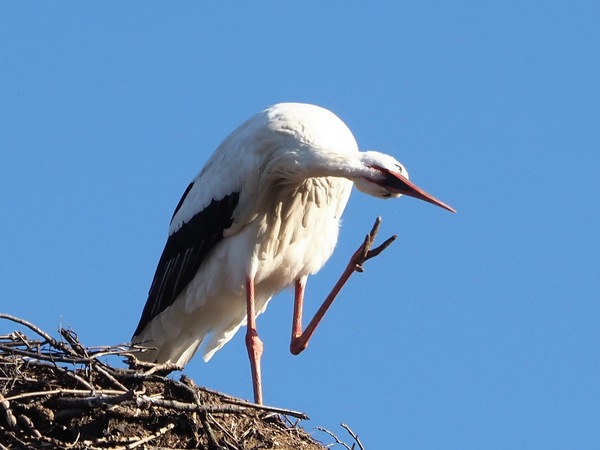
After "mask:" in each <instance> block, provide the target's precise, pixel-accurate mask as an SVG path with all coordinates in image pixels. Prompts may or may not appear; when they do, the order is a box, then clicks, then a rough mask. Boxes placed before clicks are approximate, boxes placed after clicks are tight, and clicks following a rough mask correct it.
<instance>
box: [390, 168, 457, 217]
mask: <svg viewBox="0 0 600 450" xmlns="http://www.w3.org/2000/svg"><path fill="white" fill-rule="evenodd" d="M389 173H390V175H393V180H389V181H391V182H390V184H388V186H387V187H388V189H389V188H391V190H394V191H396V192H397V193H398V194H403V195H408V196H409V197H414V198H418V199H419V200H424V201H426V202H429V203H431V204H433V205H437V206H439V207H440V208H444V209H447V210H448V211H450V212H453V213H455V212H456V210H455V209H454V208H452V207H451V206H448V205H446V204H445V203H444V202H442V201H440V200H438V199H437V198H435V197H434V196H433V195H431V194H428V193H427V192H425V191H424V190H423V189H421V188H420V187H419V186H417V185H416V184H414V183H412V182H411V181H409V180H407V179H406V178H404V177H403V176H402V175H400V174H399V173H394V172H389ZM390 178H392V177H390Z"/></svg>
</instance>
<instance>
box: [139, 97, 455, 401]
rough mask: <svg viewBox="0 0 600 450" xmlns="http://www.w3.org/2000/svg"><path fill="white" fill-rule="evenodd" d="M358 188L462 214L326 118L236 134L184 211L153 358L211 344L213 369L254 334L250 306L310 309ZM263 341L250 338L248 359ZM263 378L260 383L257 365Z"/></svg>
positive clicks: (286, 116) (149, 326)
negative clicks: (220, 353)
mask: <svg viewBox="0 0 600 450" xmlns="http://www.w3.org/2000/svg"><path fill="white" fill-rule="evenodd" d="M353 183H354V185H356V187H357V188H358V189H360V190H362V191H363V192H366V193H368V194H371V195H374V196H377V197H381V198H387V197H398V196H400V195H401V194H408V195H412V196H414V197H417V198H421V199H423V200H426V201H429V202H431V203H434V204H437V205H439V206H442V207H444V208H446V209H449V210H452V209H451V208H450V207H448V206H446V205H444V204H443V203H441V202H439V201H438V200H436V199H434V198H433V197H431V196H429V195H428V194H426V193H424V192H423V191H421V190H420V189H419V188H417V187H416V186H414V185H413V184H412V183H410V182H408V174H407V172H406V170H405V169H404V167H403V166H402V165H401V164H400V163H399V162H397V161H396V160H395V159H394V158H392V157H391V156H388V155H384V154H381V153H377V152H359V150H358V145H357V143H356V141H355V139H354V137H353V135H352V133H351V132H350V130H349V129H348V127H347V126H346V125H345V124H344V123H343V122H342V121H341V120H340V119H339V118H338V117H337V116H335V115H334V114H333V113H331V112H330V111H328V110H326V109H323V108H320V107H317V106H313V105H307V104H296V103H284V104H278V105H275V106H272V107H270V108H268V109H266V110H265V111H263V112H260V113H258V114H256V115H255V116H253V117H252V118H250V119H249V120H248V121H246V122H245V123H243V124H242V125H241V126H240V127H238V128H237V129H236V130H235V131H234V132H233V133H231V135H229V136H228V137H227V138H226V139H225V141H223V143H222V144H221V145H220V146H219V147H218V148H217V150H216V151H215V153H214V154H213V155H212V156H211V158H210V159H209V160H208V162H207V163H206V165H205V166H204V168H203V169H202V171H201V172H200V174H199V175H198V176H197V177H196V178H195V179H194V181H193V182H192V183H191V184H190V186H189V187H188V189H187V190H186V192H185V194H184V196H183V198H182V199H181V201H180V203H179V205H178V206H177V208H176V210H175V213H174V215H173V218H172V220H171V225H170V228H169V238H168V240H167V245H166V247H165V250H164V252H163V255H162V257H161V260H160V262H159V264H158V267H157V271H156V274H155V277H154V281H153V283H152V287H151V289H150V293H149V296H148V301H147V303H146V306H145V308H144V312H143V314H142V318H141V320H140V323H139V325H138V328H137V330H136V331H135V333H134V338H133V341H134V342H137V343H142V345H144V346H147V347H153V348H155V350H149V351H148V352H147V353H145V354H144V355H145V358H147V359H148V360H153V361H156V362H171V363H175V364H177V365H180V366H183V365H185V364H186V363H187V362H188V361H189V360H190V358H191V357H192V356H193V355H194V353H195V352H196V351H197V350H198V348H199V347H200V346H201V345H203V348H202V355H203V357H204V360H205V361H208V360H209V359H210V358H211V357H212V356H213V355H214V353H215V352H216V351H217V350H219V349H220V348H221V347H222V346H223V345H225V344H226V343H227V342H228V341H229V340H230V339H231V338H232V336H233V335H234V334H235V333H236V331H237V330H238V329H239V328H240V327H241V326H242V325H245V324H246V320H247V312H248V311H249V309H248V308H249V306H250V302H254V304H253V305H251V306H253V308H254V310H255V313H254V314H255V315H258V314H260V313H262V312H263V311H264V310H265V308H266V307H267V304H268V302H269V300H270V299H271V297H272V296H273V295H274V294H276V293H277V292H279V291H281V290H282V289H284V288H285V287H287V286H290V285H294V284H295V285H296V288H297V295H296V297H297V298H296V301H300V302H301V301H302V299H301V298H300V299H298V296H300V297H301V294H302V292H303V287H304V283H305V281H306V278H307V277H308V276H309V275H312V274H314V273H316V272H317V271H318V270H319V269H320V268H321V267H322V266H323V264H325V262H326V261H327V260H328V259H329V257H330V256H331V254H332V252H333V249H334V247H335V245H336V242H337V238H338V231H339V221H340V217H341V215H342V212H343V210H344V208H345V206H346V203H347V201H348V198H349V195H350V191H351V189H352V185H353ZM249 283H250V284H249ZM252 287H253V288H254V297H253V299H250V296H251V293H250V291H251V289H252ZM299 290H300V293H299V292H298V291H299ZM253 320H254V318H252V322H253ZM249 324H251V322H249ZM249 328H250V327H249ZM249 334H250V331H249ZM254 334H256V333H255V330H254ZM253 339H254V344H251V343H249V341H253ZM256 341H258V344H260V340H259V339H258V336H257V335H256V336H254V337H247V342H248V345H249V351H250V347H252V346H253V345H254V346H256V345H258V344H256ZM253 348H254V347H253ZM259 350H260V351H262V344H261V345H260V349H259ZM260 351H259V355H258V357H260ZM250 358H251V363H253V361H252V359H253V356H252V353H251V355H250ZM255 359H256V358H255ZM254 363H256V361H254ZM255 377H258V378H259V380H258V384H259V385H260V371H259V370H258V375H256V374H255V368H254V366H253V378H255ZM254 381H255V386H254V387H255V400H256V401H257V402H260V401H261V400H262V399H261V395H260V394H259V393H258V394H257V392H256V390H257V385H256V380H254ZM259 390H260V388H259Z"/></svg>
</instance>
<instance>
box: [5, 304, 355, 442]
mask: <svg viewBox="0 0 600 450" xmlns="http://www.w3.org/2000/svg"><path fill="white" fill-rule="evenodd" d="M0 319H8V320H11V321H13V322H17V323H19V324H21V325H24V326H25V327H27V328H29V329H30V330H32V331H33V332H34V333H35V334H36V335H37V336H36V338H35V339H30V338H28V337H27V336H26V335H25V334H24V333H22V332H19V331H13V332H12V333H10V334H6V335H0V450H3V449H7V448H8V449H13V448H28V449H49V448H58V449H67V448H68V449H133V448H171V449H173V448H176V449H189V448H207V449H257V448H261V449H273V448H277V449H307V450H313V449H314V450H323V449H324V448H325V447H323V446H322V445H321V444H319V443H317V442H316V441H315V440H314V439H312V438H311V437H310V436H309V435H308V434H307V433H306V432H305V431H304V430H303V429H302V428H299V427H298V426H297V424H298V422H299V421H300V419H306V418H307V417H306V416H305V415H304V414H302V413H298V412H295V411H289V410H283V409H277V408H270V407H266V406H259V405H254V404H252V403H249V402H246V401H244V400H240V399H237V398H234V397H230V396H227V395H224V394H220V393H217V392H214V391H210V390H208V389H204V388H201V387H198V386H196V385H195V384H194V383H193V382H192V381H191V380H190V379H188V378H187V377H185V375H183V376H181V378H180V379H179V380H175V379H173V378H170V377H168V376H167V375H168V373H169V372H170V371H172V370H173V369H174V368H173V367H169V366H164V365H152V364H141V363H138V362H136V361H137V360H136V359H135V352H136V351H137V350H135V349H134V350H132V349H131V348H130V347H127V346H117V347H96V348H85V347H83V346H82V345H81V344H80V343H79V340H78V338H77V335H76V334H75V333H74V332H73V331H71V330H66V329H59V333H60V335H61V339H60V340H57V339H54V338H52V337H51V336H50V335H48V334H47V333H45V332H44V331H42V330H41V329H39V328H37V327H35V326H34V325H32V324H30V323H28V322H26V321H24V320H21V319H17V318H15V317H11V316H7V315H5V314H0ZM139 351H142V350H139ZM115 355H116V356H117V357H125V358H127V359H128V360H129V363H130V367H132V368H117V367H113V366H111V365H110V364H109V363H107V362H106V360H107V359H111V358H112V357H114V356H115ZM117 359H118V358H117ZM332 436H333V435H332ZM338 443H339V442H338ZM344 446H346V445H344ZM346 448H350V447H348V446H346ZM361 448H362V446H361Z"/></svg>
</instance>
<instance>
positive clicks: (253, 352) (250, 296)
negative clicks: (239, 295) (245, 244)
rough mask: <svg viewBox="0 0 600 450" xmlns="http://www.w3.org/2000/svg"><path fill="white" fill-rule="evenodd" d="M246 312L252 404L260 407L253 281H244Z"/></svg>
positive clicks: (261, 344)
mask: <svg viewBox="0 0 600 450" xmlns="http://www.w3.org/2000/svg"><path fill="white" fill-rule="evenodd" d="M246 312H247V315H248V320H247V324H248V326H247V330H246V348H247V349H248V357H249V358H250V370H251V371H252V388H253V390H254V402H255V403H258V404H259V405H262V381H261V374H260V357H261V355H262V352H263V343H262V341H261V340H260V338H259V337H258V333H257V331H256V305H255V302H254V280H253V279H251V278H248V279H247V280H246Z"/></svg>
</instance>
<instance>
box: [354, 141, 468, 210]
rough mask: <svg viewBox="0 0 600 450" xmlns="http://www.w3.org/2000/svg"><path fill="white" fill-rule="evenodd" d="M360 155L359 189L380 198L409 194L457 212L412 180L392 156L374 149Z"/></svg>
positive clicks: (355, 182)
mask: <svg viewBox="0 0 600 450" xmlns="http://www.w3.org/2000/svg"><path fill="white" fill-rule="evenodd" d="M359 155H360V156H359V158H360V160H361V163H362V166H363V167H362V169H363V170H361V171H360V176H358V177H356V178H354V180H353V181H354V185H355V186H356V188H357V189H358V190H359V191H361V192H364V193H365V194H369V195H372V196H374V197H379V198H391V197H393V198H397V197H400V196H401V195H408V196H410V197H414V198H418V199H419V200H424V201H426V202H429V203H432V204H434V205H437V206H439V207H441V208H444V209H447V210H448V211H451V212H456V211H455V210H454V209H453V208H451V207H450V206H448V205H446V204H445V203H443V202H441V201H440V200H438V199H437V198H435V197H434V196H433V195H430V194H428V193H427V192H425V191H424V190H423V189H421V188H420V187H418V186H417V185H415V184H414V183H412V182H410V181H409V180H408V172H407V171H406V169H405V168H404V166H403V165H402V164H401V163H399V162H398V161H396V160H395V159H394V158H392V157H391V156H389V155H386V154H384V153H379V152H373V151H368V152H362V153H360V154H359Z"/></svg>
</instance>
